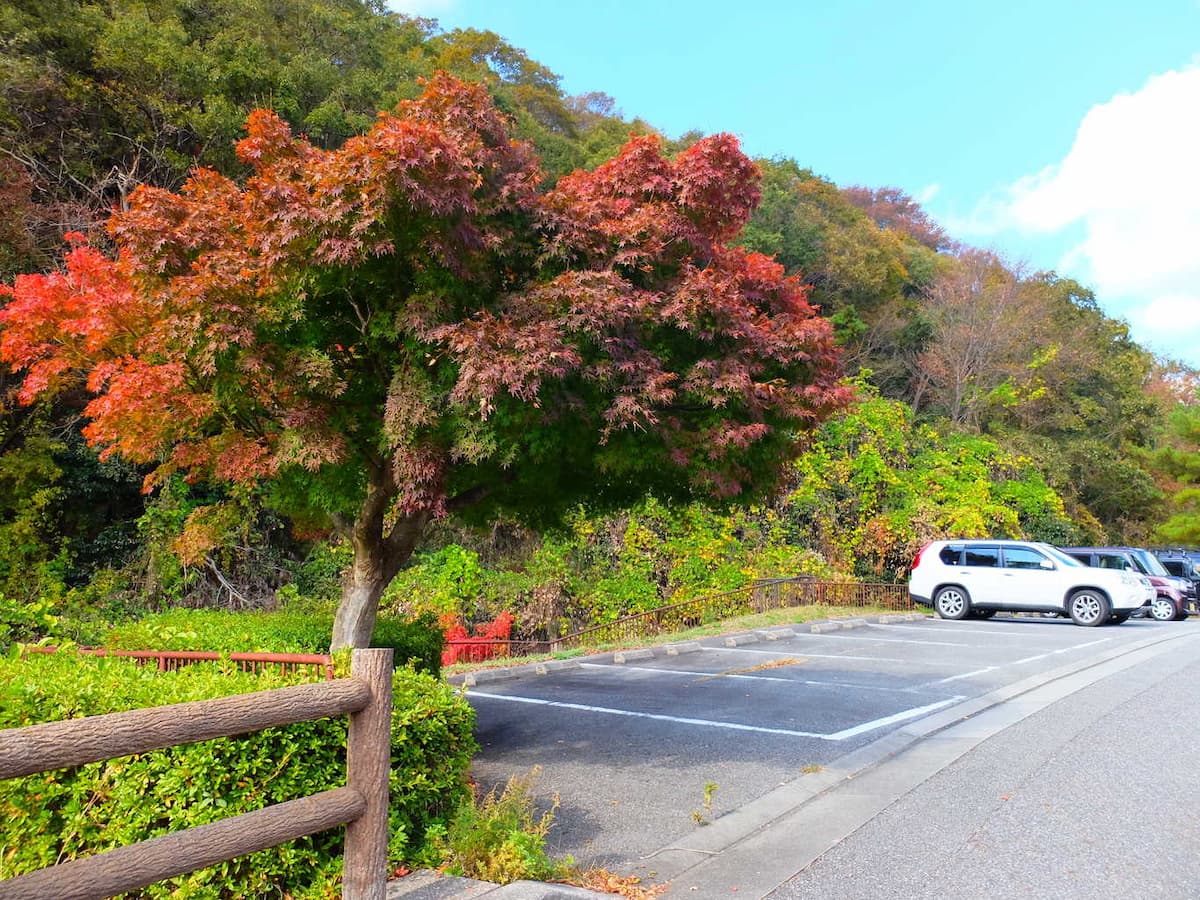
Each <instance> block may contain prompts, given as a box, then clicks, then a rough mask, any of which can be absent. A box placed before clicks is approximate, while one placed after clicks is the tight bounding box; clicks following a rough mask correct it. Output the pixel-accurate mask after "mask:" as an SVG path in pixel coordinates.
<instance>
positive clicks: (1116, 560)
mask: <svg viewBox="0 0 1200 900" xmlns="http://www.w3.org/2000/svg"><path fill="white" fill-rule="evenodd" d="M1096 565H1097V566H1099V567H1100V568H1101V569H1129V570H1131V571H1132V570H1133V563H1131V562H1130V561H1129V560H1128V559H1126V558H1125V557H1124V556H1123V555H1122V554H1120V553H1097V554H1096Z"/></svg>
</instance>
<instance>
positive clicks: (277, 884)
mask: <svg viewBox="0 0 1200 900" xmlns="http://www.w3.org/2000/svg"><path fill="white" fill-rule="evenodd" d="M293 681H294V678H290V677H288V676H284V675H282V674H279V673H273V672H268V673H264V674H261V675H250V674H247V673H243V672H239V671H237V670H236V669H234V668H233V667H232V666H230V665H229V664H225V663H205V664H200V665H194V666H189V667H187V668H186V669H182V670H180V671H179V672H174V673H159V672H157V671H156V670H154V669H152V668H150V667H143V666H138V665H136V664H135V663H132V662H131V661H129V660H124V659H114V658H95V657H89V658H81V657H78V656H75V655H74V654H68V653H65V652H64V653H60V654H57V655H55V656H36V657H29V658H26V659H15V658H9V659H4V660H0V728H16V727H22V726H25V725H30V724H35V723H39V722H47V721H55V720H60V719H68V718H75V717H79V716H90V715H98V714H102V713H108V712H115V711H120V710H126V709H134V708H138V707H147V706H157V705H162V704H167V703H182V702H186V701H191V700H202V699H208V698H211V697H217V696H224V695H229V694H238V693H245V692H250V691H259V690H267V689H270V688H275V687H281V686H284V685H285V684H288V683H292V682H293ZM393 685H394V713H393V718H392V774H391V811H390V820H391V821H390V825H391V844H390V854H391V858H392V860H393V861H394V862H397V863H399V862H401V861H412V860H419V859H421V858H422V854H423V850H424V848H423V846H422V845H423V842H424V838H425V834H426V830H427V829H428V828H429V827H430V826H433V825H437V826H441V825H443V824H445V823H446V822H448V821H449V820H450V819H451V818H452V816H453V814H454V812H455V810H456V809H457V808H458V807H459V805H460V804H461V803H462V802H463V801H464V799H465V798H467V797H468V796H469V794H470V790H469V787H468V784H467V770H468V766H469V764H470V759H471V755H472V753H473V752H474V751H475V749H476V745H475V742H474V739H473V737H472V729H473V726H474V713H473V711H472V710H471V708H470V706H469V705H468V704H467V703H466V701H465V700H463V699H462V698H461V697H458V696H456V695H454V694H453V693H452V692H451V690H450V689H449V687H448V686H447V685H445V684H444V683H442V682H440V681H438V680H437V679H435V678H432V677H431V676H429V675H426V674H423V673H419V672H415V671H413V670H412V669H408V668H400V669H397V670H396V672H395V676H394V681H393ZM346 728H347V719H346V717H344V716H343V717H339V718H336V719H327V720H322V721H318V722H306V723H301V724H298V725H293V726H289V727H287V728H272V729H268V730H267V731H263V732H259V733H256V734H251V735H246V736H243V737H236V738H225V739H221V740H215V741H206V742H204V743H200V744H193V745H190V746H186V747H173V748H170V749H167V750H163V751H156V752H153V753H146V754H141V755H138V756H133V757H126V758H123V759H118V760H110V761H108V762H102V763H94V764H91V765H87V766H81V767H78V768H74V769H64V770H59V771H55V772H49V773H44V774H41V775H33V776H28V777H25V778H19V779H11V780H8V781H0V821H3V822H4V828H3V839H2V840H0V878H11V877H13V876H15V875H18V874H21V873H24V872H29V871H33V870H35V869H38V868H42V867H44V866H48V865H53V864H54V863H56V862H64V861H67V860H70V859H75V858H77V857H83V856H88V855H92V854H94V853H98V852H101V851H104V850H108V849H112V848H114V847H117V846H121V845H124V844H129V843H133V842H135V841H139V840H145V839H147V838H151V837H155V836H157V835H161V834H166V833H168V832H172V831H179V830H181V829H184V828H189V827H192V826H195V825H201V824H205V823H207V822H212V821H215V820H217V819H221V818H225V817H228V816H232V815H236V814H238V813H242V812H248V811H251V810H254V809H260V808H262V807H264V806H268V805H270V804H273V803H279V802H282V801H284V800H291V799H295V798H297V797H300V796H304V795H308V794H313V793H316V792H318V791H322V790H327V789H329V788H333V787H338V786H340V785H342V784H344V783H345V771H346V769H345V765H346V764H345V745H346ZM439 830H440V828H438V829H435V831H439ZM343 833H344V829H340V828H338V829H333V830H332V831H327V832H323V833H321V834H317V835H314V836H312V837H308V838H302V839H300V840H297V841H293V842H291V843H290V844H287V845H285V846H283V847H278V848H274V849H271V850H264V851H261V852H259V853H254V854H251V855H249V856H245V857H242V858H239V859H236V860H233V861H232V862H228V863H224V864H222V865H218V866H214V867H212V868H210V869H205V870H202V871H200V872H195V873H192V874H190V875H187V876H183V877H181V878H178V879H173V880H171V881H168V882H162V883H160V884H158V885H155V886H152V887H150V888H148V889H146V890H145V891H144V892H140V893H138V894H137V895H135V896H138V897H204V898H210V897H211V898H234V897H260V896H264V897H265V896H270V897H279V896H289V895H290V896H292V897H294V898H297V900H299V898H307V897H325V896H329V895H331V894H332V893H334V892H335V884H336V881H337V879H338V876H339V873H340V869H341V852H342V841H343Z"/></svg>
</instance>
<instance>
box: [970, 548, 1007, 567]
mask: <svg viewBox="0 0 1200 900" xmlns="http://www.w3.org/2000/svg"><path fill="white" fill-rule="evenodd" d="M963 565H965V566H977V567H985V568H997V567H998V566H999V565H1000V548H999V547H967V548H966V550H965V551H964V553H963Z"/></svg>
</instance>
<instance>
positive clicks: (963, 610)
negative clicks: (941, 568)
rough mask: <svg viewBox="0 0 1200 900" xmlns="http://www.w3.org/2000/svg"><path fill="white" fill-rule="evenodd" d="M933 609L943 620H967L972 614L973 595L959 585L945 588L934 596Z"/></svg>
mask: <svg viewBox="0 0 1200 900" xmlns="http://www.w3.org/2000/svg"><path fill="white" fill-rule="evenodd" d="M933 608H934V610H935V611H936V612H937V614H938V615H939V616H941V617H942V618H943V619H954V620H958V619H965V618H966V617H967V614H968V613H970V612H971V595H970V594H968V593H967V590H966V588H960V587H959V586H958V585H951V586H950V587H944V588H942V589H941V590H939V591H938V592H937V593H936V594H934V595H933Z"/></svg>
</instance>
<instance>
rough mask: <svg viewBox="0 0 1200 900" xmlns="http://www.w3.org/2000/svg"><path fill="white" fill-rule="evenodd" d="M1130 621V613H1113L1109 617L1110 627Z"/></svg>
mask: <svg viewBox="0 0 1200 900" xmlns="http://www.w3.org/2000/svg"><path fill="white" fill-rule="evenodd" d="M1128 620H1129V613H1113V614H1112V615H1111V616H1109V617H1108V622H1109V624H1110V625H1120V624H1121V623H1122V622H1126V621H1128Z"/></svg>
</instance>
